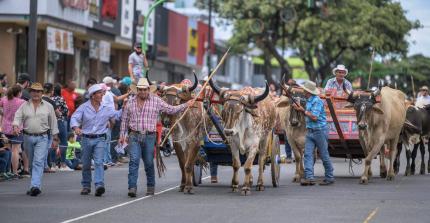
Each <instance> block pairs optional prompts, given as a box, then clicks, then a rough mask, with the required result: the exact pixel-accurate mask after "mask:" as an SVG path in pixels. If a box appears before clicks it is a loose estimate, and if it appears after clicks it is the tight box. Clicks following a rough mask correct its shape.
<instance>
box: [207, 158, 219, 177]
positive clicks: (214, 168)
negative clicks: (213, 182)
mask: <svg viewBox="0 0 430 223" xmlns="http://www.w3.org/2000/svg"><path fill="white" fill-rule="evenodd" d="M209 169H210V172H211V177H216V176H217V175H218V164H216V163H212V162H211V163H209Z"/></svg>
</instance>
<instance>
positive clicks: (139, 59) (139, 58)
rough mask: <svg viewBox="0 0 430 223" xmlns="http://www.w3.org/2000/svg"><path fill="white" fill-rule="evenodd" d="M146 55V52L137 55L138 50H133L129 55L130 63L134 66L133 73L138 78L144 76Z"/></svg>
mask: <svg viewBox="0 0 430 223" xmlns="http://www.w3.org/2000/svg"><path fill="white" fill-rule="evenodd" d="M144 56H145V54H144V53H141V54H140V55H137V53H136V52H133V53H132V54H130V56H129V57H128V64H131V65H132V66H133V75H134V77H135V78H136V79H139V78H142V77H143V75H142V69H143V57H144Z"/></svg>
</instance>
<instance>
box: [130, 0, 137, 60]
mask: <svg viewBox="0 0 430 223" xmlns="http://www.w3.org/2000/svg"><path fill="white" fill-rule="evenodd" d="M138 16H139V15H137V6H136V0H134V3H133V29H132V31H131V33H132V34H131V51H133V50H134V43H136V27H137V18H138Z"/></svg>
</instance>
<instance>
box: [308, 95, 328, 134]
mask: <svg viewBox="0 0 430 223" xmlns="http://www.w3.org/2000/svg"><path fill="white" fill-rule="evenodd" d="M306 111H309V112H310V113H311V114H312V115H313V116H316V117H318V119H317V120H316V121H313V120H312V119H311V118H309V117H308V116H306V118H305V120H306V128H308V129H322V128H326V126H327V120H326V117H325V110H324V102H323V101H322V100H321V98H319V97H318V96H316V95H312V96H311V97H310V98H308V99H307V100H306Z"/></svg>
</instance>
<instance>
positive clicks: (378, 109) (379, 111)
mask: <svg viewBox="0 0 430 223" xmlns="http://www.w3.org/2000/svg"><path fill="white" fill-rule="evenodd" d="M372 111H374V112H376V113H377V114H380V115H383V114H384V111H382V109H381V106H380V105H379V104H375V105H373V106H372Z"/></svg>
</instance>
